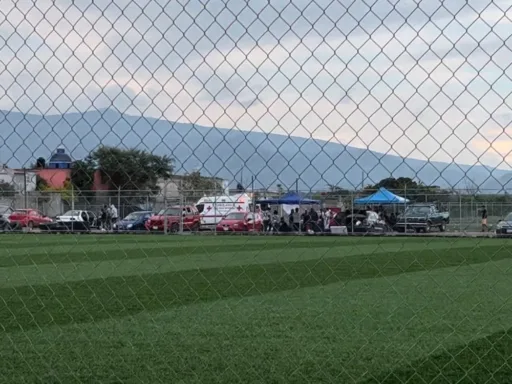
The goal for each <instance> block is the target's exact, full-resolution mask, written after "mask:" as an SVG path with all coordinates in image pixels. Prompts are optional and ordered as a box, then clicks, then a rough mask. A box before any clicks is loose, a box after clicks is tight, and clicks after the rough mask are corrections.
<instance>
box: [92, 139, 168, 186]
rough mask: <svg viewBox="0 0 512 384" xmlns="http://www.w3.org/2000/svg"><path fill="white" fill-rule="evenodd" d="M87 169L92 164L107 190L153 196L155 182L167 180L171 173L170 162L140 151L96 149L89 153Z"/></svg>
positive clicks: (108, 148)
mask: <svg viewBox="0 0 512 384" xmlns="http://www.w3.org/2000/svg"><path fill="white" fill-rule="evenodd" d="M87 163H88V164H87V166H89V165H90V164H94V165H95V166H96V168H97V169H98V170H99V171H100V173H101V178H102V182H103V183H104V184H107V185H108V186H109V187H110V189H111V190H116V191H117V190H124V191H133V192H134V194H137V193H138V192H143V194H145V195H147V194H148V193H153V194H156V193H158V192H159V190H160V188H159V187H158V181H159V180H160V179H163V180H168V179H169V178H170V177H171V175H172V171H173V166H172V163H173V160H172V159H171V158H170V157H168V156H158V155H154V154H152V153H150V152H146V151H142V150H140V149H120V148H114V147H100V148H98V149H97V150H96V151H94V152H92V153H91V155H90V158H89V159H88V160H87Z"/></svg>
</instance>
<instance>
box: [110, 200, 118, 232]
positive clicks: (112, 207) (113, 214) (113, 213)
mask: <svg viewBox="0 0 512 384" xmlns="http://www.w3.org/2000/svg"><path fill="white" fill-rule="evenodd" d="M110 214H111V217H112V223H111V225H112V227H111V228H114V224H117V219H118V217H117V208H116V206H115V205H114V204H111V205H110Z"/></svg>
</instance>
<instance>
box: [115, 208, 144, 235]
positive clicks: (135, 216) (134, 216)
mask: <svg viewBox="0 0 512 384" xmlns="http://www.w3.org/2000/svg"><path fill="white" fill-rule="evenodd" d="M152 215H153V213H152V212H151V211H138V212H132V213H130V214H129V215H128V216H126V217H125V218H124V219H122V220H120V221H118V222H117V223H116V224H115V226H114V229H117V230H119V231H145V230H146V221H148V219H149V218H150V217H151V216H152Z"/></svg>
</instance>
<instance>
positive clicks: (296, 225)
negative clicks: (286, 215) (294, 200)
mask: <svg viewBox="0 0 512 384" xmlns="http://www.w3.org/2000/svg"><path fill="white" fill-rule="evenodd" d="M299 229H300V212H299V208H295V210H294V211H293V230H294V231H295V232H299Z"/></svg>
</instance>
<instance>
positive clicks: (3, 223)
mask: <svg viewBox="0 0 512 384" xmlns="http://www.w3.org/2000/svg"><path fill="white" fill-rule="evenodd" d="M12 213H13V209H12V208H11V207H9V206H8V205H0V231H5V230H8V229H11V222H10V220H9V216H11V214H12Z"/></svg>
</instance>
